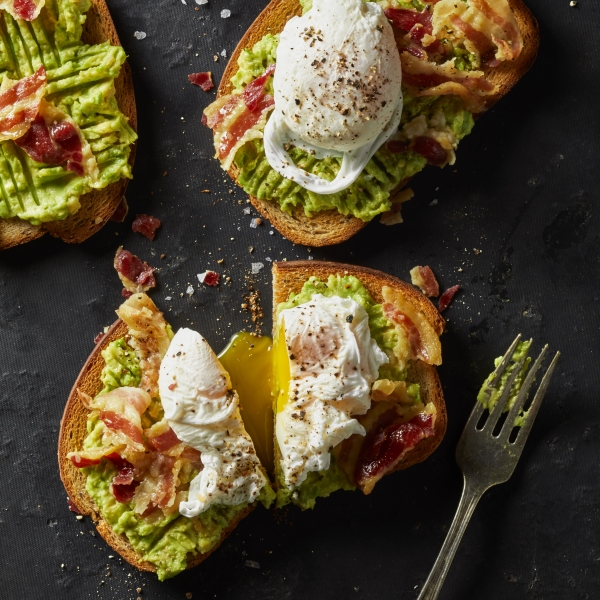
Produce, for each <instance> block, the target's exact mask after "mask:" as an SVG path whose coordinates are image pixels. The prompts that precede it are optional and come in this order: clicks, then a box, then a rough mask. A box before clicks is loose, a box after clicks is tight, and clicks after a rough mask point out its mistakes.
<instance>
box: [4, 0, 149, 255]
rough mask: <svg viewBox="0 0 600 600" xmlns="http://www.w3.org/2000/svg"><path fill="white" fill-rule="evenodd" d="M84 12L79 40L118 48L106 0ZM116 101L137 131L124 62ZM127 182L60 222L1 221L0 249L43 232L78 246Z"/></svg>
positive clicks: (108, 213)
mask: <svg viewBox="0 0 600 600" xmlns="http://www.w3.org/2000/svg"><path fill="white" fill-rule="evenodd" d="M91 3H92V5H91V7H90V9H89V10H88V11H87V13H86V20H85V24H84V26H83V35H82V41H83V42H84V43H86V44H99V43H102V42H105V41H109V42H110V43H111V44H112V45H113V46H120V45H121V42H120V41H119V36H118V34H117V30H116V29H115V25H114V23H113V20H112V18H111V16H110V12H109V10H108V6H107V5H106V2H105V0H91ZM115 98H116V100H117V103H118V105H119V108H120V110H121V112H122V113H123V114H124V115H125V116H126V117H127V119H128V122H129V125H130V126H131V128H132V129H133V130H134V131H137V113H136V107H135V95H134V89H133V79H132V76H131V68H130V67H129V63H127V62H125V63H124V64H123V66H122V68H121V72H120V74H119V76H118V77H117V78H116V79H115ZM135 148H136V144H135V143H134V144H133V145H132V147H131V152H130V154H129V164H130V165H133V162H134V160H135ZM128 183H129V180H128V179H125V178H123V179H120V180H119V181H117V182H115V183H111V184H110V185H108V186H107V187H105V188H103V189H100V190H92V191H91V192H88V193H87V194H84V195H83V196H81V197H80V198H79V201H80V203H81V207H80V209H79V210H78V211H77V212H76V213H75V214H73V215H71V216H69V217H67V218H66V219H64V220H62V221H50V222H48V223H43V224H42V225H31V224H30V223H29V222H27V221H24V220H22V219H19V218H17V217H15V218H11V219H0V250H6V249H7V248H12V247H13V246H18V245H19V244H25V243H26V242H30V241H32V240H35V239H37V238H40V237H42V236H43V235H45V234H46V233H49V234H50V235H52V236H54V237H57V238H60V239H62V240H63V241H64V242H67V243H69V244H79V243H81V242H83V241H84V240H87V239H88V238H89V237H90V236H91V235H93V234H94V233H96V232H97V231H98V230H100V229H101V228H102V227H104V225H106V223H107V222H108V221H109V219H110V218H111V217H112V215H113V214H114V212H115V210H116V208H117V207H118V206H119V203H120V202H121V199H122V198H123V196H124V194H125V191H126V189H127V184H128Z"/></svg>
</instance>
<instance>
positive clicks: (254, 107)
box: [242, 63, 275, 112]
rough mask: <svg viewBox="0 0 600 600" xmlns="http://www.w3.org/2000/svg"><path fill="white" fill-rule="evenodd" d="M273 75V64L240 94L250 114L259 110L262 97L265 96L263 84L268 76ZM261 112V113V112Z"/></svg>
mask: <svg viewBox="0 0 600 600" xmlns="http://www.w3.org/2000/svg"><path fill="white" fill-rule="evenodd" d="M273 73H275V63H273V64H272V65H269V66H268V68H267V70H266V71H265V72H264V73H263V74H262V75H261V76H260V77H257V78H256V79H255V80H254V81H251V82H250V83H249V84H247V85H246V87H245V88H244V91H243V92H242V97H243V99H244V104H245V105H246V108H247V109H248V110H249V111H250V112H256V111H258V110H260V102H261V99H262V97H263V96H265V84H266V83H267V79H268V78H269V76H270V75H273ZM261 112H262V111H261Z"/></svg>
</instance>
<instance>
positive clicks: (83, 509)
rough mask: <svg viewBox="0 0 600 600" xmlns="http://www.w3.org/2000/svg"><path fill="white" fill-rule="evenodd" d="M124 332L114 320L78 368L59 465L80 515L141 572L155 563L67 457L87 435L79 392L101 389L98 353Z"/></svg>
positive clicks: (241, 514)
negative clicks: (109, 515)
mask: <svg viewBox="0 0 600 600" xmlns="http://www.w3.org/2000/svg"><path fill="white" fill-rule="evenodd" d="M127 332H128V327H127V325H126V324H125V323H124V322H123V321H121V319H118V320H117V321H115V323H113V325H112V326H111V327H110V329H109V330H108V331H107V333H106V334H105V335H104V337H103V338H102V339H101V340H100V341H99V342H98V343H97V344H96V347H95V348H94V350H93V352H92V353H91V355H90V356H89V358H88V359H87V361H86V363H85V365H84V366H83V368H82V369H81V372H80V373H79V376H78V377H77V380H76V381H75V384H74V385H73V389H72V390H71V393H70V394H69V399H68V401H67V404H66V406H65V410H64V413H63V417H62V419H61V424H60V432H59V438H58V465H59V469H60V478H61V479H62V482H63V484H64V486H65V489H66V491H67V494H68V496H69V499H70V501H71V502H72V503H73V504H74V505H75V508H76V509H77V510H78V511H79V512H80V513H81V514H82V515H86V516H89V517H90V518H91V519H92V520H93V522H94V523H95V525H96V528H97V529H98V533H99V534H100V535H101V536H102V537H103V538H104V540H105V541H106V542H107V544H108V545H109V546H111V548H113V549H114V550H115V551H116V552H118V553H119V554H120V555H121V556H122V557H123V558H124V559H125V560H126V561H127V562H128V563H129V564H130V565H132V566H134V567H136V568H138V569H140V570H142V571H151V572H156V571H157V568H156V566H155V565H154V564H152V563H150V562H147V561H145V560H143V559H142V557H141V556H140V554H139V553H138V552H136V551H135V549H134V548H133V547H132V545H131V544H130V542H129V541H128V539H127V537H126V536H125V535H124V534H123V535H119V534H117V533H115V531H114V530H113V529H112V527H111V526H110V525H109V523H108V522H107V521H106V520H105V519H104V518H103V517H102V515H101V514H100V511H99V509H98V507H97V506H96V505H95V504H94V501H93V500H92V498H90V496H89V494H88V492H87V491H86V475H85V474H84V473H83V472H82V471H81V469H78V468H77V467H75V466H74V465H73V463H72V462H71V460H70V459H69V458H68V456H67V455H68V453H69V452H77V451H79V450H81V448H82V447H83V441H84V439H85V438H86V436H87V435H88V431H87V420H88V414H89V409H88V408H86V407H85V406H84V404H83V402H82V401H81V397H80V393H79V392H83V393H84V394H87V395H88V396H91V397H94V396H96V395H97V394H98V392H99V391H100V390H101V388H102V383H101V379H100V375H101V373H102V369H103V367H104V364H105V362H104V359H103V357H102V354H101V353H102V351H103V350H105V349H106V347H107V346H108V345H109V344H110V343H111V342H113V341H115V340H118V339H119V338H122V337H123V336H125V335H127ZM78 390H79V392H78ZM254 507H255V505H254V504H250V505H248V507H246V508H245V509H244V510H243V511H241V512H239V513H238V514H237V515H236V516H235V518H234V519H233V520H232V521H231V522H230V523H229V525H228V526H227V528H226V529H224V530H223V532H222V534H221V538H220V540H219V542H218V543H217V544H216V545H215V546H214V547H213V548H211V549H210V550H209V551H207V552H204V553H198V554H197V556H195V557H191V556H190V555H188V564H187V567H186V568H187V569H190V568H192V567H195V566H196V565H198V564H200V563H201V562H203V561H204V560H205V559H206V558H208V556H210V554H212V553H213V552H214V551H215V550H216V549H217V548H218V547H219V546H220V545H221V543H222V542H223V540H224V539H225V538H226V537H227V536H228V535H229V534H230V533H231V532H232V531H233V530H234V529H235V527H236V526H237V525H238V523H239V522H240V521H241V520H242V519H243V518H244V517H246V516H247V515H248V514H250V513H251V512H252V510H253V509H254Z"/></svg>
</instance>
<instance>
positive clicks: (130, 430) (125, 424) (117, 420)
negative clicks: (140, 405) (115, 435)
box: [100, 410, 144, 445]
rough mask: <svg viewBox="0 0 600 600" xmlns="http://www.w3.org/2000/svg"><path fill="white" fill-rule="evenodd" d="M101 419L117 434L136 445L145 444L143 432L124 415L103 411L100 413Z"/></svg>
mask: <svg viewBox="0 0 600 600" xmlns="http://www.w3.org/2000/svg"><path fill="white" fill-rule="evenodd" d="M100 419H101V420H102V421H104V424H105V425H106V426H107V427H108V428H109V429H112V430H113V431H115V432H121V433H122V434H123V435H125V436H126V437H128V438H129V439H130V440H131V441H133V442H134V443H135V444H140V445H141V444H143V443H144V441H143V440H142V432H141V431H140V430H139V429H138V428H137V427H136V426H135V425H134V424H133V423H132V422H131V421H129V420H128V419H126V418H125V417H124V416H123V415H120V414H119V413H117V412H115V411H113V410H103V411H101V412H100Z"/></svg>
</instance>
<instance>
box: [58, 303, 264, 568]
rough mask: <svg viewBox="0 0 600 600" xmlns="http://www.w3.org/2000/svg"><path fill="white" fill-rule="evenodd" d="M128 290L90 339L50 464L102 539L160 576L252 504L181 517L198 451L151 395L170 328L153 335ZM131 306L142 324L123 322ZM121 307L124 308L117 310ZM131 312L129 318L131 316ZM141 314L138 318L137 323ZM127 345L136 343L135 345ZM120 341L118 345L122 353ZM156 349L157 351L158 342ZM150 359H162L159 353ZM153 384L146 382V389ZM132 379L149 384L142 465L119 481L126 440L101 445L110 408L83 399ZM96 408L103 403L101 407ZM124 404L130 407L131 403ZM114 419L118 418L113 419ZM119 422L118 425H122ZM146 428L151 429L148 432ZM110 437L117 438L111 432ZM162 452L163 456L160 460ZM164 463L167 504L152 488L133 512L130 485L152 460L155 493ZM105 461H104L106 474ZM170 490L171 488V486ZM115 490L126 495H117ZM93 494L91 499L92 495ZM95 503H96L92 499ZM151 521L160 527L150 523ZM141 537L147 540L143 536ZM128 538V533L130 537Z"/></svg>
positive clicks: (152, 322)
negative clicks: (144, 504) (115, 314)
mask: <svg viewBox="0 0 600 600" xmlns="http://www.w3.org/2000/svg"><path fill="white" fill-rule="evenodd" d="M132 298H133V301H131V302H130V301H129V300H128V301H127V302H129V305H128V306H127V307H126V304H127V303H125V304H124V305H122V306H121V308H120V309H119V314H120V315H121V316H123V318H124V319H126V321H127V323H126V322H124V321H123V320H121V319H118V320H117V321H116V322H115V323H113V325H112V326H111V327H110V328H109V329H108V331H107V332H106V334H104V336H103V337H102V339H101V340H100V341H98V342H97V344H96V346H95V348H94V350H93V352H92V353H91V355H90V356H89V358H88V359H87V361H86V363H85V365H84V366H83V368H82V370H81V372H80V374H79V376H78V377H77V380H76V382H75V384H74V386H73V389H72V391H71V393H70V395H69V399H68V401H67V404H66V406H65V410H64V414H63V417H62V420H61V425H60V433H59V441H58V464H59V469H60V477H61V479H62V482H63V484H64V486H65V490H66V492H67V495H68V498H69V503H70V508H71V510H73V511H74V512H78V513H80V514H82V515H86V516H89V517H90V518H91V519H92V521H93V522H94V523H95V525H96V528H97V530H98V532H99V533H100V535H101V536H102V537H103V538H104V540H105V541H106V542H107V543H108V544H109V546H111V547H112V548H113V549H114V550H115V551H116V552H118V553H119V554H120V555H121V556H122V557H123V558H124V559H125V560H126V561H127V562H128V563H129V564H131V565H132V566H134V567H136V568H138V569H140V570H142V571H151V572H155V573H157V574H158V576H159V579H161V580H163V579H167V578H169V577H172V576H174V575H176V574H177V573H179V572H181V571H182V570H184V569H189V568H192V567H194V566H196V565H198V564H200V563H201V562H203V561H204V560H205V559H206V558H207V557H208V556H209V555H210V554H212V552H214V551H215V550H216V549H217V548H218V547H219V545H220V544H221V543H222V542H223V540H224V539H225V538H226V537H227V536H228V535H229V534H230V533H231V532H232V531H233V530H234V529H235V527H236V526H237V524H238V523H239V522H240V521H241V520H242V519H243V518H244V517H246V516H247V515H248V514H249V513H250V512H251V511H252V510H253V509H254V508H255V506H256V501H254V502H251V503H248V504H247V505H246V504H245V503H244V504H241V505H239V506H225V505H223V506H221V505H219V506H214V505H213V506H211V507H210V508H208V509H207V510H206V511H205V512H204V513H203V514H201V515H199V516H198V517H197V518H195V519H186V518H185V517H184V516H183V515H182V514H180V512H179V509H180V501H181V500H183V499H186V498H187V491H186V492H181V491H180V490H183V489H187V487H188V486H186V485H185V483H186V481H188V482H189V480H190V479H192V478H193V477H194V473H196V472H197V470H198V469H199V470H202V464H201V462H200V460H201V459H200V456H201V453H200V452H199V451H197V450H195V449H194V448H192V447H190V446H188V445H187V444H185V443H184V442H182V441H180V440H179V439H178V438H177V437H176V435H175V433H174V432H173V430H172V429H171V428H170V427H169V426H168V425H167V423H166V419H165V418H164V417H163V416H162V415H163V412H162V406H161V402H160V400H159V399H158V398H156V396H157V395H158V393H157V389H158V387H157V386H158V384H157V379H158V368H159V367H158V365H157V354H156V352H157V347H159V346H160V344H161V343H162V344H164V343H166V344H167V346H168V345H170V341H169V340H170V339H172V338H173V334H172V331H171V330H170V327H169V326H168V325H166V328H163V331H164V333H165V334H166V337H164V338H163V341H162V342H161V341H158V342H157V341H156V340H157V338H158V336H157V335H156V333H155V332H156V329H157V325H160V320H161V319H162V314H161V313H160V311H158V309H157V308H156V306H155V305H154V303H153V302H152V301H151V300H150V299H149V298H148V297H147V296H146V295H145V294H136V295H134V296H132ZM130 300H131V299H130ZM136 308H141V311H142V313H144V314H143V315H142V317H141V319H146V321H145V324H144V325H143V326H142V327H140V328H139V330H136V329H132V326H131V322H130V318H131V316H132V315H134V313H133V312H132V310H134V309H136ZM122 311H126V312H122ZM151 313H153V315H159V318H154V316H153V315H151ZM126 314H127V315H128V316H125V315H126ZM133 318H135V319H137V318H138V317H133ZM141 319H140V320H139V321H138V322H140V323H141V322H142V320H141ZM163 322H164V321H163ZM140 332H141V333H140ZM132 346H136V350H135V351H134V350H133V348H132ZM123 349H125V352H124V353H123V352H122V350H123ZM103 353H104V356H103ZM161 353H162V354H165V350H164V348H163V351H162V352H161ZM180 354H181V353H180ZM130 355H131V356H135V357H137V358H136V361H139V362H136V361H134V363H131V362H130V360H129V358H127V357H129V356H130ZM153 355H154V358H153ZM165 356H166V354H165ZM115 361H116V362H115ZM158 362H162V361H161V360H160V359H159V360H158ZM132 365H133V366H132ZM136 365H138V366H136ZM153 373H154V374H153ZM118 378H121V380H120V382H119V383H115V380H116V379H118ZM111 382H112V383H111ZM119 386H127V387H119ZM153 386H154V390H152V389H150V388H152V387H153ZM132 387H137V390H138V391H139V390H142V394H144V393H145V391H146V390H149V391H150V392H149V395H147V397H150V396H151V397H152V401H151V403H150V404H149V405H148V406H147V408H146V409H145V411H143V412H141V427H143V428H144V429H143V442H142V438H141V431H142V430H141V429H140V439H139V442H140V443H142V444H143V445H144V451H143V452H141V455H140V456H141V458H140V461H141V462H140V463H137V462H136V461H134V462H135V463H136V464H135V469H136V473H138V470H140V469H142V470H143V469H146V470H145V471H142V473H143V474H142V475H140V476H138V475H137V474H136V479H138V480H139V479H141V482H138V481H137V480H136V481H129V483H127V481H125V485H124V486H123V485H121V480H120V479H118V477H120V475H121V474H125V475H127V474H129V475H131V469H133V466H132V465H131V464H129V463H128V461H127V459H125V460H124V459H123V457H124V456H125V457H127V458H130V457H131V455H128V454H127V452H128V451H130V448H129V446H128V447H127V448H123V446H118V448H120V449H119V450H118V452H119V453H120V455H121V458H119V456H117V455H115V454H112V453H110V452H112V448H113V447H114V446H109V447H108V449H107V448H106V447H103V444H106V439H105V433H103V434H102V436H103V437H102V439H101V440H100V438H99V437H98V436H96V438H95V433H94V432H95V431H96V430H97V428H98V424H100V427H101V429H102V430H103V431H104V432H107V431H108V434H109V436H110V435H112V434H113V433H114V431H113V430H112V429H111V427H114V426H115V425H111V424H110V421H109V420H108V419H110V418H112V419H113V422H115V417H114V414H113V416H112V417H111V416H110V414H108V413H106V412H100V413H99V410H98V407H97V406H94V405H93V404H92V406H91V407H90V404H91V403H92V402H95V401H96V400H97V397H100V398H103V397H105V396H107V395H108V394H110V393H113V392H114V391H115V390H116V391H118V390H131V389H132ZM107 389H108V390H109V392H108V393H107V391H106V390H107ZM169 389H172V388H169ZM134 391H136V390H134ZM100 392H102V393H100ZM99 394H100V395H99ZM98 395H99V396H98ZM228 397H229V396H228ZM104 410H105V411H106V408H105V409H104ZM126 410H127V409H125V412H123V413H122V414H124V415H125V416H127V412H126ZM129 410H131V406H130V407H129ZM111 414H112V413H111ZM130 414H131V413H130ZM238 414H239V413H238ZM107 415H108V416H107ZM102 421H103V422H102ZM150 424H152V426H150ZM117 426H119V425H118V423H117ZM149 426H150V427H149ZM157 428H158V430H157ZM126 430H127V429H126V428H125V429H123V430H122V431H126ZM153 430H157V431H156V432H155V433H153ZM117 433H118V431H117ZM119 435H120V434H119ZM228 435H229V432H228ZM152 436H155V437H152ZM94 438H95V439H96V441H95V442H94ZM159 442H160V443H159ZM116 443H117V444H118V443H119V440H118V439H117V442H116ZM113 444H114V442H113ZM180 446H184V449H183V451H180V450H178V447H180ZM94 451H98V453H99V457H100V454H101V457H100V458H99V460H97V461H94V460H91V459H90V452H91V453H92V454H93V453H94ZM194 452H195V453H196V454H195V456H194V455H193V453H194ZM144 455H146V456H149V457H150V460H151V461H152V462H151V466H149V467H148V466H144V464H145V463H144V460H145V459H144ZM170 457H171V458H170ZM179 458H182V459H185V460H188V461H189V462H190V463H191V464H193V465H194V469H195V470H194V471H192V472H189V470H188V471H186V469H185V465H183V466H181V467H179V466H178V464H177V460H178V459H179ZM131 460H133V459H131ZM169 460H170V462H166V461H169ZM173 460H175V466H176V467H177V469H178V470H177V471H175V470H171V469H172V468H173ZM86 461H88V462H86ZM76 464H77V466H76ZM164 464H167V470H166V471H165V472H164V474H165V479H164V480H163V481H167V482H169V481H172V480H171V479H169V478H170V477H171V474H172V473H174V477H175V483H174V484H173V498H174V502H173V501H171V505H170V508H164V511H166V512H165V514H164V515H163V511H161V508H159V507H160V506H163V507H164V505H161V504H160V502H159V504H158V506H156V505H153V502H154V501H155V500H154V498H155V497H156V496H152V498H153V500H152V501H151V502H150V504H149V506H148V509H147V510H146V511H144V512H143V513H141V514H138V513H140V512H141V511H137V507H136V504H135V503H136V502H137V501H138V500H136V498H138V497H137V496H135V492H134V489H135V490H136V492H137V491H138V490H142V494H143V493H144V490H143V489H142V488H143V486H144V485H145V484H146V479H148V480H150V481H151V482H152V481H153V479H152V478H153V477H156V472H157V471H156V470H155V468H156V469H158V470H159V475H158V477H159V481H158V484H157V485H156V487H155V488H154V491H153V493H156V492H157V490H158V492H160V490H161V485H163V484H162V483H161V480H160V477H162V476H163V472H162V471H161V469H163V466H162V465H164ZM155 466H156V467H155ZM86 467H89V468H86ZM123 468H125V471H123ZM106 469H109V471H108V475H107V474H106ZM115 469H116V470H115ZM127 469H130V471H129V473H127ZM259 469H260V470H261V472H262V474H263V475H264V479H265V482H266V483H265V488H264V491H265V494H266V497H267V498H269V494H270V495H271V496H270V498H272V497H273V491H272V490H271V488H270V483H269V481H268V477H267V476H266V473H265V472H264V469H263V468H262V466H260V464H259ZM184 478H185V480H184ZM182 483H183V484H184V485H183V487H182V486H181V484H182ZM117 484H118V485H117ZM132 484H133V485H134V486H137V487H135V488H134V489H132V488H131V487H130V486H131V485H132ZM164 485H170V484H169V483H166V484H164ZM175 486H176V487H175ZM116 488H118V489H116ZM176 490H177V493H175V491H176ZM257 493H258V492H257ZM123 494H125V495H127V497H123ZM209 495H210V494H209ZM159 497H160V496H159ZM255 497H256V496H255ZM95 499H99V500H100V502H97V501H96V500H95ZM259 499H260V500H261V502H263V503H265V504H270V500H268V502H265V501H264V500H262V494H261V498H259ZM99 503H100V504H101V505H102V507H99V506H98V504H99ZM136 511H137V512H136ZM123 522H125V525H123ZM154 526H156V527H159V528H160V529H152V527H154ZM115 527H117V528H118V527H123V528H124V530H123V531H121V530H119V531H115ZM131 536H133V537H131ZM194 536H197V537H196V538H195V537H194ZM191 538H193V539H191ZM145 539H146V540H147V541H144V540H145ZM132 540H135V543H133V542H132ZM194 543H195V544H196V545H195V546H194ZM190 544H191V545H190ZM182 548H183V551H182ZM142 550H143V552H142ZM144 553H145V554H144Z"/></svg>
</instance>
